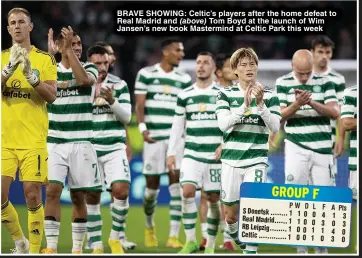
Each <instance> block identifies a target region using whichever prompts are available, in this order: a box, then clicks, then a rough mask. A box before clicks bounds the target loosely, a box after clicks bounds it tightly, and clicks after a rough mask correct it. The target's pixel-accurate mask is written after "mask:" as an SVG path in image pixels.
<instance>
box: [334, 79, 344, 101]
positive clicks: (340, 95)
mask: <svg viewBox="0 0 362 258" xmlns="http://www.w3.org/2000/svg"><path fill="white" fill-rule="evenodd" d="M345 88H346V80H345V79H344V77H342V78H341V83H340V84H337V88H336V94H337V99H338V104H339V105H340V106H342V104H343V97H344V90H345Z"/></svg>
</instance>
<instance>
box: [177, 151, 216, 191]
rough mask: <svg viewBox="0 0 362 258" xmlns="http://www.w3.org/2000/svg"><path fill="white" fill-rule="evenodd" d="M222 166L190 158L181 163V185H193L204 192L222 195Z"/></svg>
mask: <svg viewBox="0 0 362 258" xmlns="http://www.w3.org/2000/svg"><path fill="white" fill-rule="evenodd" d="M220 173H221V164H208V163H204V162H200V161H197V160H194V159H190V158H183V159H182V161H181V170H180V183H181V185H183V184H193V185H195V186H196V189H197V190H199V189H201V188H202V189H203V190H204V192H206V193H207V192H209V193H211V192H217V193H220Z"/></svg>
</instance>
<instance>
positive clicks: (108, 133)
mask: <svg viewBox="0 0 362 258" xmlns="http://www.w3.org/2000/svg"><path fill="white" fill-rule="evenodd" d="M104 86H107V87H111V88H113V89H114V92H113V94H114V98H115V99H116V101H118V103H120V104H121V105H122V106H124V105H128V106H131V101H130V95H129V91H128V86H127V83H126V82H125V81H123V80H121V81H114V80H113V79H110V78H109V77H107V78H106V79H105V80H104V82H103V83H102V87H104ZM93 130H94V139H93V141H92V142H93V144H94V147H95V149H96V151H97V155H98V157H101V156H103V155H105V154H108V153H110V152H112V151H115V150H121V149H125V148H126V145H125V144H126V138H127V137H126V128H125V125H124V124H123V123H122V122H120V121H118V120H117V118H116V116H115V114H114V113H113V111H112V109H111V107H110V106H109V105H108V103H107V102H106V100H105V99H104V98H99V97H98V98H97V97H96V98H95V100H94V102H93Z"/></svg>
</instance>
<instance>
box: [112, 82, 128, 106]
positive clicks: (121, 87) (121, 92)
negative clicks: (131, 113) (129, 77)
mask: <svg viewBox="0 0 362 258" xmlns="http://www.w3.org/2000/svg"><path fill="white" fill-rule="evenodd" d="M117 86H118V87H116V89H117V90H115V93H114V97H115V98H116V99H118V103H120V104H129V105H131V97H130V94H129V90H128V85H127V83H126V82H125V81H122V83H117Z"/></svg>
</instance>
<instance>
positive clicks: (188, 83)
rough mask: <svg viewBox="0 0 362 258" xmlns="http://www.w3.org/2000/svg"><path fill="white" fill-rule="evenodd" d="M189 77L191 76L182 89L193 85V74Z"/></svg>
mask: <svg viewBox="0 0 362 258" xmlns="http://www.w3.org/2000/svg"><path fill="white" fill-rule="evenodd" d="M188 77H189V78H188V80H187V82H186V83H184V84H183V85H182V89H186V88H187V87H190V86H191V85H192V79H191V76H188Z"/></svg>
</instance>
